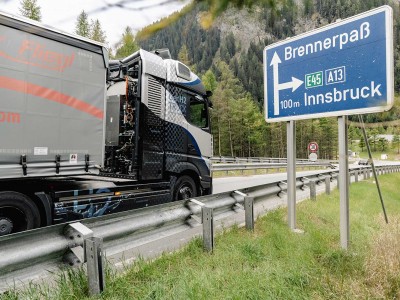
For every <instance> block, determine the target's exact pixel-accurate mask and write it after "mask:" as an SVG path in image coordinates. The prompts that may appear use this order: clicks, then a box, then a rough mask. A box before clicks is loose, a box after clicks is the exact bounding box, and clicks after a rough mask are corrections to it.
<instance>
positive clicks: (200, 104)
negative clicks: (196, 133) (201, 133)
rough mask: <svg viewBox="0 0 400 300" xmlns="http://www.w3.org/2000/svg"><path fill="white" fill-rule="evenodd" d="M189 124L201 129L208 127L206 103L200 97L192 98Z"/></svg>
mask: <svg viewBox="0 0 400 300" xmlns="http://www.w3.org/2000/svg"><path fill="white" fill-rule="evenodd" d="M189 122H190V123H192V124H193V125H195V126H197V127H200V128H206V127H208V114H207V105H206V101H204V99H203V97H201V96H199V95H196V96H195V97H190V113H189Z"/></svg>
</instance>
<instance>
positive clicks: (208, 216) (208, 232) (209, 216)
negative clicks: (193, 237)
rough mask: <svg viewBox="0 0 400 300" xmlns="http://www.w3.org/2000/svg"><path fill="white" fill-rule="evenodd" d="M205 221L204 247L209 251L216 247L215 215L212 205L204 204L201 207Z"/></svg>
mask: <svg viewBox="0 0 400 300" xmlns="http://www.w3.org/2000/svg"><path fill="white" fill-rule="evenodd" d="M201 214H202V221H203V248H204V250H205V251H207V252H212V251H213V249H214V217H213V209H212V208H211V207H206V206H203V207H202V208H201Z"/></svg>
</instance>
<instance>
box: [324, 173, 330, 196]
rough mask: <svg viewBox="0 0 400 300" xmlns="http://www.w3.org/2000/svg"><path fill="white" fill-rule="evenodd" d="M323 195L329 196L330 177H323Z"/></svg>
mask: <svg viewBox="0 0 400 300" xmlns="http://www.w3.org/2000/svg"><path fill="white" fill-rule="evenodd" d="M325 193H326V194H327V195H330V194H331V177H330V176H326V177H325Z"/></svg>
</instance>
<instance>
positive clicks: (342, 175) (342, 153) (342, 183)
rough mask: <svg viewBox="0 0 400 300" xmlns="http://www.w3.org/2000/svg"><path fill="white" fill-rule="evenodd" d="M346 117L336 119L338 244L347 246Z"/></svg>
mask: <svg viewBox="0 0 400 300" xmlns="http://www.w3.org/2000/svg"><path fill="white" fill-rule="evenodd" d="M346 120H347V117H346V116H341V117H338V128H339V195H340V244H341V246H342V248H343V249H347V247H348V244H349V235H350V230H349V159H348V141H347V124H346Z"/></svg>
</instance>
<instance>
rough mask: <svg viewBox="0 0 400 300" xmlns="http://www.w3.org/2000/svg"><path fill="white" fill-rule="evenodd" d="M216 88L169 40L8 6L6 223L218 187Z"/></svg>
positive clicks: (2, 194) (1, 126) (84, 213)
mask: <svg viewBox="0 0 400 300" xmlns="http://www.w3.org/2000/svg"><path fill="white" fill-rule="evenodd" d="M210 96H211V93H210V92H208V91H206V89H205V88H204V85H203V84H202V82H201V80H200V79H199V78H198V76H196V75H195V74H194V73H193V72H191V70H190V69H189V68H188V67H187V66H186V65H184V64H183V63H181V62H179V61H176V60H173V59H171V55H170V53H169V51H168V50H167V49H161V50H155V51H152V52H148V51H145V50H143V49H140V50H138V51H137V52H135V53H133V54H132V55H130V56H129V57H126V58H124V59H121V60H109V58H108V52H107V49H106V47H105V46H104V45H103V44H101V43H97V42H95V41H92V40H89V39H86V38H83V37H78V36H75V35H71V34H67V33H64V32H62V31H59V30H57V29H54V28H52V27H49V26H45V25H42V24H40V23H38V22H35V21H31V20H28V19H25V18H21V17H15V16H12V15H9V14H6V13H0V139H1V143H0V235H7V234H11V233H15V232H19V231H24V230H28V229H33V228H36V227H41V226H47V225H52V224H58V223H62V222H68V221H73V220H79V219H82V218H89V217H97V216H102V215H105V214H109V213H114V212H119V211H124V210H129V209H135V208H140V207H145V206H149V205H156V204H160V203H163V202H168V201H176V200H182V199H188V198H192V197H196V196H198V195H206V194H210V193H211V191H212V178H211V173H210V158H211V157H212V137H211V133H210V128H211V125H210V115H209V114H210V107H211V106H212V105H211V101H210V99H209V97H210Z"/></svg>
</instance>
